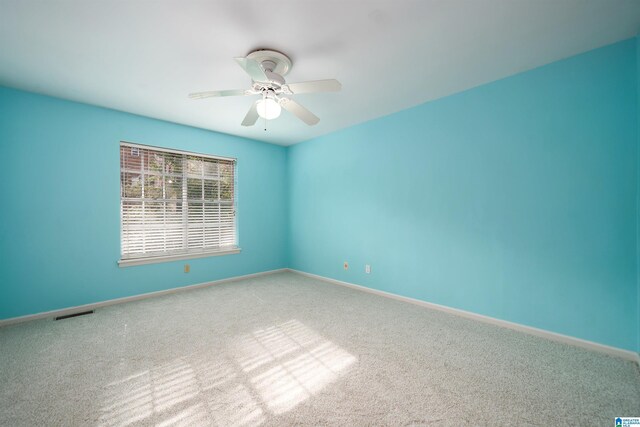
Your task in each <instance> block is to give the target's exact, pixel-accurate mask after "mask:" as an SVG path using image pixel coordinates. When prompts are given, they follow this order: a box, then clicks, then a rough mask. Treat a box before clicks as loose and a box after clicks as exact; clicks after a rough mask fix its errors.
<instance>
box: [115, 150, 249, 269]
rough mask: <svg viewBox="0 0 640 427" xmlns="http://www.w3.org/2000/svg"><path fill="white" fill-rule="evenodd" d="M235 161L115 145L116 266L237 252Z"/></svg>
mask: <svg viewBox="0 0 640 427" xmlns="http://www.w3.org/2000/svg"><path fill="white" fill-rule="evenodd" d="M234 178H235V160H234V159H228V158H222V157H213V156H206V155H202V154H194V153H185V152H180V151H173V150H165V149H161V148H154V147H147V146H143V145H136V144H130V143H124V142H123V143H121V144H120V218H121V224H120V225H121V227H120V228H121V234H120V238H121V256H122V258H121V260H120V261H119V264H120V266H127V265H137V264H146V263H149V262H159V261H166V260H172V259H185V258H194V257H199V256H211V255H221V254H228V253H237V252H239V249H238V247H237V242H236V220H235V185H234V184H235V181H234Z"/></svg>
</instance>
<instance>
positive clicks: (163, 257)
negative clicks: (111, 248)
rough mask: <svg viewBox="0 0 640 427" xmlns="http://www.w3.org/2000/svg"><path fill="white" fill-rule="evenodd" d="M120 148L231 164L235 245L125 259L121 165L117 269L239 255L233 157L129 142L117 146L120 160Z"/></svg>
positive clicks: (235, 164)
mask: <svg viewBox="0 0 640 427" xmlns="http://www.w3.org/2000/svg"><path fill="white" fill-rule="evenodd" d="M122 147H127V148H138V149H141V150H142V149H144V150H151V151H160V152H165V153H171V154H178V155H183V156H194V157H200V158H207V159H214V160H223V161H230V162H233V203H232V207H233V211H234V217H233V225H234V235H235V236H234V237H235V244H234V245H233V246H229V247H223V248H219V247H218V248H202V250H199V249H191V250H188V249H186V250H185V252H178V253H175V252H174V253H164V254H157V253H156V254H153V255H149V256H137V257H126V256H124V254H123V253H122V249H123V246H122V245H123V240H122V239H123V231H124V229H123V228H124V227H123V226H124V217H123V216H124V212H123V208H122V206H123V205H122V203H123V193H122V173H123V169H122V164H120V167H119V180H120V259H119V260H118V266H119V267H129V266H135V265H144V264H155V263H161V262H170V261H179V260H185V259H193V258H204V257H212V256H221V255H232V254H237V253H240V252H241V250H242V249H240V247H239V245H238V241H239V233H238V215H237V204H238V185H237V173H238V161H237V159H236V158H234V157H223V156H216V155H211V154H203V153H196V152H191V151H185V150H176V149H171V148H164V147H156V146H152V145H145V144H138V143H134V142H129V141H120V143H119V144H118V157H119V158H120V161H122V160H121V151H122Z"/></svg>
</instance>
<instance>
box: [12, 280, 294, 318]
mask: <svg viewBox="0 0 640 427" xmlns="http://www.w3.org/2000/svg"><path fill="white" fill-rule="evenodd" d="M288 270H289V269H287V268H279V269H277V270H269V271H261V272H259V273H252V274H245V275H244V276H234V277H228V278H226V279H219V280H214V281H211V282H205V283H197V284H195V285H187V286H180V287H177V288H171V289H165V290H162V291H155V292H148V293H146V294H139V295H132V296H130V297H123V298H116V299H110V300H106V301H100V302H95V303H91V304H84V305H78V306H75V307H68V308H62V309H59V310H51V311H45V312H43V313H36V314H28V315H26V316H20V317H12V318H9V319H3V320H0V327H3V326H8V325H13V324H15V323H21V322H27V321H29V320H36V319H43V318H47V317H58V316H66V315H67V314H73V313H80V312H83V311H90V310H95V309H96V308H100V307H106V306H109V305H114V304H121V303H125V302H131V301H138V300H141V299H146V298H153V297H157V296H161V295H167V294H173V293H176V292H182V291H188V290H193V289H199V288H206V287H208V286H213V285H219V284H221V283H227V282H235V281H238V280H243V279H251V278H252V277H259V276H265V275H267V274H274V273H280V272H283V271H288Z"/></svg>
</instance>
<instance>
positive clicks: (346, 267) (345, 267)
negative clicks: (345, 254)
mask: <svg viewBox="0 0 640 427" xmlns="http://www.w3.org/2000/svg"><path fill="white" fill-rule="evenodd" d="M344 269H345V270H348V269H349V263H348V262H347V261H345V262H344Z"/></svg>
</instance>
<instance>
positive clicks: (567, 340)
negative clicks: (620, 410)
mask: <svg viewBox="0 0 640 427" xmlns="http://www.w3.org/2000/svg"><path fill="white" fill-rule="evenodd" d="M287 270H288V271H291V272H293V273H297V274H301V275H303V276H307V277H312V278H314V279H318V280H322V281H323V282H327V283H332V284H335V285H340V286H346V287H349V288H353V289H357V290H360V291H364V292H369V293H372V294H376V295H380V296H383V297H387V298H392V299H395V300H399V301H404V302H408V303H411V304H415V305H420V306H422V307H427V308H431V309H434V310H439V311H443V312H445V313H450V314H454V315H456V316H462V317H466V318H468V319H473V320H478V321H480V322H485V323H490V324H492V325H497V326H501V327H503V328H508V329H513V330H515V331H519V332H524V333H527V334H530V335H535V336H538V337H542V338H546V339H549V340H552V341H557V342H561V343H564V344H569V345H573V346H576V347H582V348H585V349H587V350H592V351H597V352H600V353H606V354H608V355H610V356H615V357H620V358H622V359H626V360H630V361H632V362H635V363H637V364H639V365H640V354H638V353H636V352H633V351H629V350H624V349H621V348H617V347H611V346H608V345H604V344H598V343H596V342H593V341H587V340H583V339H580V338H575V337H571V336H568V335H562V334H558V333H555V332H550V331H546V330H544V329H538V328H534V327H532V326H526V325H521V324H519V323H513V322H509V321H506V320H501V319H496V318H495V317H489V316H484V315H482V314H476V313H473V312H470V311H465V310H460V309H457V308H451V307H447V306H444V305H440V304H434V303H431V302H427V301H422V300H419V299H415V298H409V297H404V296H402V295H397V294H393V293H391V292H385V291H379V290H377V289H372V288H368V287H366V286H361V285H356V284H353V283H349V282H343V281H342V280H336V279H331V278H329V277H325V276H319V275H317V274H311V273H307V272H304V271H300V270H294V269H291V268H289V269H287Z"/></svg>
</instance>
